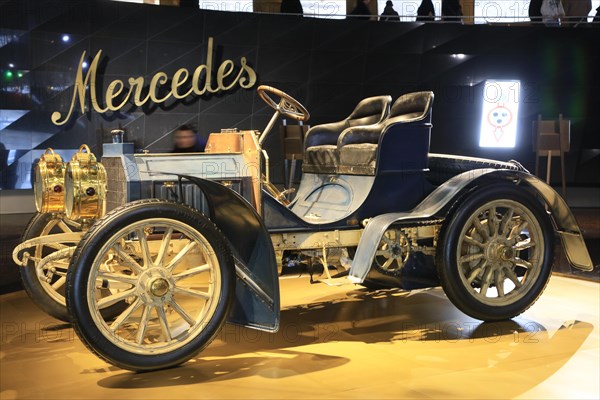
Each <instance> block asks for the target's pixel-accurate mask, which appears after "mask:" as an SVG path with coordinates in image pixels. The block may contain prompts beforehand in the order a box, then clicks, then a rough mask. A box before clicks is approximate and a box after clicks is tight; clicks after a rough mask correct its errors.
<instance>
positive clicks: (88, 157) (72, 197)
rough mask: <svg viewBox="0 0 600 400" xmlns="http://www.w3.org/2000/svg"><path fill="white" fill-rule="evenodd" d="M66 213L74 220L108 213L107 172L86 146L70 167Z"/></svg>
mask: <svg viewBox="0 0 600 400" xmlns="http://www.w3.org/2000/svg"><path fill="white" fill-rule="evenodd" d="M65 189H66V190H65V212H66V214H67V217H68V218H70V219H73V220H81V219H94V218H100V217H102V216H103V215H104V214H105V212H106V170H105V169H104V166H103V165H102V164H101V163H99V162H97V160H96V156H94V154H92V152H90V148H89V147H88V146H87V145H85V144H84V145H82V146H81V147H80V148H79V151H78V152H77V153H75V154H74V155H73V158H71V161H70V162H69V163H68V164H67V168H66V173H65Z"/></svg>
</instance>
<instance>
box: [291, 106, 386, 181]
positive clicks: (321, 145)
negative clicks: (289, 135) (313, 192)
mask: <svg viewBox="0 0 600 400" xmlns="http://www.w3.org/2000/svg"><path fill="white" fill-rule="evenodd" d="M391 103H392V98H391V96H376V97H368V98H366V99H364V100H361V101H360V102H359V103H358V104H357V105H356V107H355V108H354V111H352V113H351V114H350V115H349V116H348V117H347V118H345V119H343V120H342V121H338V122H332V123H328V124H322V125H316V126H314V127H312V128H311V129H310V130H309V131H308V132H307V133H306V139H305V141H304V148H305V152H304V162H303V165H302V171H303V172H312V173H317V174H331V173H337V172H338V165H339V163H340V156H339V150H338V138H339V136H340V134H341V133H342V132H344V130H346V129H347V128H350V127H356V126H365V125H374V124H378V123H381V121H384V120H385V119H386V118H387V116H388V114H389V111H390V104H391Z"/></svg>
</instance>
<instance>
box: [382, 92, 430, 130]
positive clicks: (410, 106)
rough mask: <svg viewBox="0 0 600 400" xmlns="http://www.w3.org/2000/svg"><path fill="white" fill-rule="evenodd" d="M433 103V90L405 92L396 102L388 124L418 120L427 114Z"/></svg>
mask: <svg viewBox="0 0 600 400" xmlns="http://www.w3.org/2000/svg"><path fill="white" fill-rule="evenodd" d="M432 104H433V92H429V91H427V92H415V93H407V94H404V95H402V96H400V97H398V99H397V100H396V101H395V102H394V104H393V105H392V108H391V110H390V116H389V117H388V120H387V121H386V124H387V123H388V122H389V121H390V120H393V122H402V121H406V122H409V121H411V122H412V121H418V120H420V119H423V118H425V117H426V116H427V114H428V113H429V111H430V109H431V105H432Z"/></svg>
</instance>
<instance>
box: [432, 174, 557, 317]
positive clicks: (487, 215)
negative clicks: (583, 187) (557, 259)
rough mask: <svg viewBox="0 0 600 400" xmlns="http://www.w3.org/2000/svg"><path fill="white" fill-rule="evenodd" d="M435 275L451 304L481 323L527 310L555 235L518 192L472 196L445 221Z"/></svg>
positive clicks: (541, 282)
mask: <svg viewBox="0 0 600 400" xmlns="http://www.w3.org/2000/svg"><path fill="white" fill-rule="evenodd" d="M438 243H439V245H438V262H437V266H438V274H439V276H440V280H441V283H442V286H443V288H444V291H445V293H446V295H447V296H448V298H449V299H450V301H452V303H454V305H456V306H457V307H458V308H459V309H460V310H461V311H462V312H464V313H465V314H467V315H470V316H471V317H474V318H477V319H481V320H484V321H495V320H503V319H508V318H512V317H514V316H516V315H518V314H520V313H522V312H523V311H525V310H526V309H527V308H529V307H530V306H531V305H532V304H533V303H534V302H535V301H536V300H537V299H538V297H539V296H540V294H541V293H542V291H543V290H544V288H545V287H546V284H547V282H548V279H549V276H550V272H551V269H552V262H553V254H554V246H553V243H554V230H553V228H552V223H551V221H550V218H549V217H548V215H547V213H546V211H545V209H544V208H543V207H542V205H541V204H540V203H539V202H538V201H537V200H536V199H535V198H534V197H533V195H531V194H530V193H529V192H527V191H526V190H525V189H523V188H517V187H515V186H510V185H495V186H493V187H486V188H485V189H479V190H476V191H475V192H474V193H472V194H471V195H470V196H469V197H467V198H466V200H464V202H463V203H462V204H461V205H460V206H459V207H458V208H457V209H456V211H455V212H454V213H453V214H452V215H451V216H450V217H449V218H448V219H447V220H446V222H445V224H444V227H443V229H442V232H441V233H440V240H439V242H438Z"/></svg>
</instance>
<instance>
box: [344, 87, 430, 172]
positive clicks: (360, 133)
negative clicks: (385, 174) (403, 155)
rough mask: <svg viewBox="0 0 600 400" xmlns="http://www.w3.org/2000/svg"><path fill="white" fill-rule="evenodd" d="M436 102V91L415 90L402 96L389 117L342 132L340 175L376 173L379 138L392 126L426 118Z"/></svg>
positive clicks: (395, 103) (393, 106)
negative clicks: (434, 99) (434, 101)
mask: <svg viewBox="0 0 600 400" xmlns="http://www.w3.org/2000/svg"><path fill="white" fill-rule="evenodd" d="M432 103H433V92H416V93H408V94H405V95H402V96H400V97H399V98H398V99H397V100H396V101H395V102H394V104H393V105H392V108H391V110H390V115H389V117H388V118H387V119H386V120H385V121H382V122H380V123H378V124H376V125H373V126H368V127H362V126H361V127H353V128H349V129H346V130H345V131H344V132H342V134H341V135H340V137H339V139H338V143H337V149H338V152H339V157H340V164H339V167H338V171H339V173H341V174H358V175H373V174H375V165H376V158H377V147H378V143H379V138H380V136H381V134H382V133H383V132H385V131H386V130H387V129H388V127H390V126H391V125H395V124H399V123H410V122H416V121H420V120H422V119H424V118H425V117H426V116H427V115H428V114H429V110H430V108H431V104H432Z"/></svg>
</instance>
